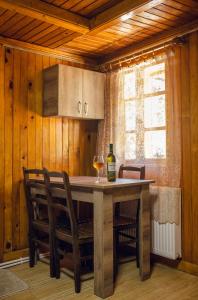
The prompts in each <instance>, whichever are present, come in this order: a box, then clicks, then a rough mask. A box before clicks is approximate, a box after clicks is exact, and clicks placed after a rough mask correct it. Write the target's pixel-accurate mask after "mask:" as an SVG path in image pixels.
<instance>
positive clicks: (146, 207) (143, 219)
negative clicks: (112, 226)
mask: <svg viewBox="0 0 198 300" xmlns="http://www.w3.org/2000/svg"><path fill="white" fill-rule="evenodd" d="M150 227H151V226H150V199H149V186H148V185H143V186H142V189H141V195H140V216H139V230H140V231H139V243H140V249H139V251H140V252H139V253H140V255H139V259H140V278H141V280H145V279H147V278H149V277H150V236H151V233H150V231H151V228H150Z"/></svg>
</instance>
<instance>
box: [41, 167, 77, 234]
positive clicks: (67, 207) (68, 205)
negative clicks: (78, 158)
mask: <svg viewBox="0 0 198 300" xmlns="http://www.w3.org/2000/svg"><path fill="white" fill-rule="evenodd" d="M45 178H46V184H47V191H48V198H49V205H50V207H51V208H52V210H51V212H52V213H53V220H54V224H53V226H54V227H55V228H56V227H57V226H58V225H59V224H58V219H57V218H56V216H55V213H54V211H55V210H59V211H61V212H62V213H63V215H64V216H65V221H67V222H68V221H69V224H68V223H67V224H66V225H67V226H66V227H67V232H68V230H70V234H71V236H72V237H74V238H76V237H77V236H78V226H77V220H76V216H75V210H74V205H73V200H72V196H71V187H70V182H69V176H68V174H67V173H66V172H49V171H48V170H47V169H45Z"/></svg>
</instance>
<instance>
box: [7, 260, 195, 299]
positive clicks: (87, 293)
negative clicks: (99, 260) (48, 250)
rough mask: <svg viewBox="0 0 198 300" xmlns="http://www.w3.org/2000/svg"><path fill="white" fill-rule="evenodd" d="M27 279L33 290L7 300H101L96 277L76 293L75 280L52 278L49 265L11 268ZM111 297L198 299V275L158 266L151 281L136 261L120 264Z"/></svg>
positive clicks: (66, 277)
mask: <svg viewBox="0 0 198 300" xmlns="http://www.w3.org/2000/svg"><path fill="white" fill-rule="evenodd" d="M10 270H11V271H13V272H14V273H15V274H16V275H17V276H18V277H20V278H21V279H23V280H24V281H25V282H26V283H27V284H28V286H29V289H28V290H26V291H23V292H20V293H18V294H15V295H13V296H10V297H7V298H4V299H6V300H63V299H64V300H66V299H67V300H73V299H81V300H84V299H88V300H94V299H99V298H98V297H96V296H94V295H93V279H91V280H88V281H85V282H83V283H82V289H81V293H80V294H75V293H74V289H73V280H72V279H71V278H69V277H68V276H67V275H65V274H63V275H61V279H59V280H56V279H51V278H49V276H48V265H46V264H44V263H41V262H40V263H38V265H37V266H36V267H35V268H33V269H29V267H28V265H27V264H22V265H19V266H16V267H13V268H11V269H10ZM108 299H115V300H118V299H119V300H126V299H127V300H133V299H135V300H151V299H152V300H176V299H178V300H190V299H196V300H197V299H198V277H196V276H193V275H190V274H187V273H183V272H181V271H177V270H175V269H171V268H168V267H166V266H162V265H155V267H154V268H153V271H152V276H151V278H150V279H149V280H147V281H145V282H141V281H140V280H139V277H138V270H137V269H136V267H135V262H129V263H127V264H123V265H121V266H120V271H119V275H118V279H117V282H116V286H115V292H114V295H113V296H112V297H110V298H108Z"/></svg>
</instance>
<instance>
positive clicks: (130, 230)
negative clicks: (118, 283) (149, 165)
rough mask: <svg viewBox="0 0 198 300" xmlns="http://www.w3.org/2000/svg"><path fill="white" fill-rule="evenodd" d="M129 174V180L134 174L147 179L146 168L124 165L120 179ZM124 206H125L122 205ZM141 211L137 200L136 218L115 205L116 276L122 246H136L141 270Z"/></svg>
mask: <svg viewBox="0 0 198 300" xmlns="http://www.w3.org/2000/svg"><path fill="white" fill-rule="evenodd" d="M125 171H126V172H127V174H129V176H127V178H129V177H130V178H133V176H134V173H136V174H137V175H139V176H138V177H139V179H145V166H142V167H135V166H130V165H127V166H124V165H123V164H122V165H121V166H120V168H119V174H118V177H119V178H124V177H125V176H124V172H125ZM136 179H137V177H136ZM122 205H125V204H124V203H122ZM139 210H140V201H139V200H137V206H136V213H135V216H128V215H127V216H126V215H123V214H122V212H121V207H120V203H116V205H115V218H114V240H115V251H114V253H115V254H114V260H115V265H114V268H115V274H116V273H117V268H118V263H119V248H120V246H121V245H124V244H126V245H133V246H134V245H135V252H136V264H137V267H138V268H139Z"/></svg>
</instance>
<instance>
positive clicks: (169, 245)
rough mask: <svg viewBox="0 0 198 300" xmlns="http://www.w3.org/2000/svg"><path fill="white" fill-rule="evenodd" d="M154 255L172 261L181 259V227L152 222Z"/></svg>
mask: <svg viewBox="0 0 198 300" xmlns="http://www.w3.org/2000/svg"><path fill="white" fill-rule="evenodd" d="M152 253H154V254H157V255H160V256H163V257H167V258H170V259H177V258H178V257H181V225H176V224H174V223H173V224H170V223H166V224H160V223H158V222H156V221H154V220H152Z"/></svg>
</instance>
